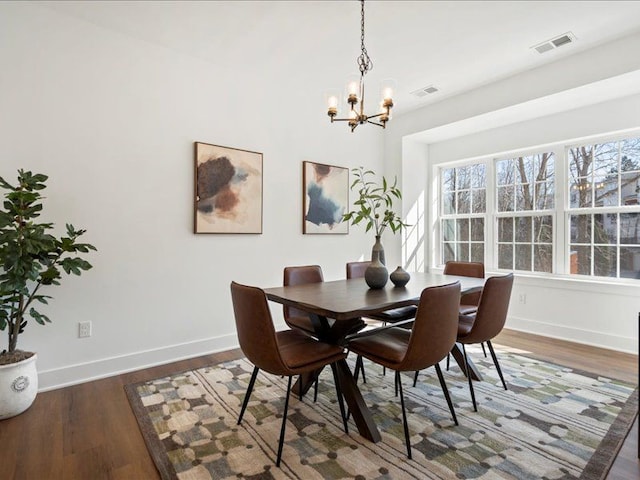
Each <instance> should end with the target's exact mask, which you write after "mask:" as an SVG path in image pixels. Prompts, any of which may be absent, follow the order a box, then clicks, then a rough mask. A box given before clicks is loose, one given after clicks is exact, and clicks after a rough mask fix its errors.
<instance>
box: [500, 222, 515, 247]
mask: <svg viewBox="0 0 640 480" xmlns="http://www.w3.org/2000/svg"><path fill="white" fill-rule="evenodd" d="M498 241H499V242H513V218H499V219H498Z"/></svg>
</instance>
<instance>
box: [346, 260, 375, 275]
mask: <svg viewBox="0 0 640 480" xmlns="http://www.w3.org/2000/svg"><path fill="white" fill-rule="evenodd" d="M369 265H371V262H348V263H347V278H364V272H365V270H366V269H367V267H368V266H369Z"/></svg>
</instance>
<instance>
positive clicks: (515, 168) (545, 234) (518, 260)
mask: <svg viewBox="0 0 640 480" xmlns="http://www.w3.org/2000/svg"><path fill="white" fill-rule="evenodd" d="M554 172H555V162H554V154H553V152H545V153H540V154H534V155H529V156H521V157H517V158H511V159H507V160H500V161H498V162H496V188H497V192H496V193H497V207H498V212H499V214H500V213H502V214H503V215H500V216H499V217H498V267H499V268H501V269H506V270H524V271H536V272H547V273H551V272H552V271H553V217H552V215H551V214H543V213H542V212H545V211H551V210H553V209H554V208H555V201H554V196H555V183H554ZM518 212H523V214H522V215H518V214H517V213H518ZM524 212H526V214H525V213H524ZM537 212H540V213H537ZM506 214H508V215H506Z"/></svg>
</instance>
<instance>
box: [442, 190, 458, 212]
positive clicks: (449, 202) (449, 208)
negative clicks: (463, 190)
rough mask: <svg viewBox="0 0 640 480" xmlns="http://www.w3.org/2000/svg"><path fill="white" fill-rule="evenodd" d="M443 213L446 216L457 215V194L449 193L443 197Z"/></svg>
mask: <svg viewBox="0 0 640 480" xmlns="http://www.w3.org/2000/svg"><path fill="white" fill-rule="evenodd" d="M442 213H443V214H445V215H450V214H452V213H456V192H447V193H444V194H443V195H442Z"/></svg>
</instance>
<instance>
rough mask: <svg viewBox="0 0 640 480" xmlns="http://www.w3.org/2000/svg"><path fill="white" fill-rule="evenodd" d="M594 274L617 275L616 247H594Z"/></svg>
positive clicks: (603, 275)
mask: <svg viewBox="0 0 640 480" xmlns="http://www.w3.org/2000/svg"><path fill="white" fill-rule="evenodd" d="M593 250H594V258H593V260H594V261H593V274H594V275H597V276H599V277H615V276H616V260H617V259H616V251H617V248H616V247H601V246H598V245H596V246H595V247H594V249H593Z"/></svg>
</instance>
